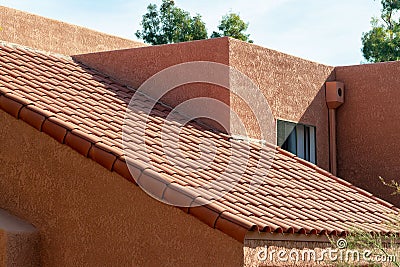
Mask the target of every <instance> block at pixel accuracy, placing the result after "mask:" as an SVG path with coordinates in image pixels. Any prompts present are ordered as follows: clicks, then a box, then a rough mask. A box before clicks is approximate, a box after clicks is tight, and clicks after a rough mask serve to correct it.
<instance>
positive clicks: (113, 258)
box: [0, 111, 243, 266]
mask: <svg viewBox="0 0 400 267" xmlns="http://www.w3.org/2000/svg"><path fill="white" fill-rule="evenodd" d="M0 125H1V127H0V147H1V150H0V151H1V153H0V162H1V165H2V168H0V207H1V208H4V209H6V210H9V211H10V212H11V213H13V214H14V215H16V216H18V217H20V218H22V219H24V220H26V221H29V222H30V223H32V224H33V225H34V226H35V227H36V228H37V229H38V230H39V233H40V238H41V244H40V255H41V264H42V265H43V266H242V264H243V246H242V244H241V243H239V242H237V241H236V240H234V239H232V238H230V237H228V236H227V235H225V234H223V233H222V232H220V231H218V230H214V229H212V228H210V227H209V226H207V225H205V224H204V223H202V222H200V221H199V220H197V219H196V218H194V217H192V216H190V215H187V214H185V213H184V212H182V211H181V210H179V209H177V208H174V207H171V206H168V205H165V204H162V203H160V202H158V201H156V200H154V199H152V198H151V197H149V196H148V195H146V194H145V193H144V192H142V191H141V189H140V188H139V187H137V186H135V185H133V184H131V183H129V182H127V181H126V180H124V179H123V178H121V177H120V176H119V175H117V174H115V173H111V172H109V171H107V170H106V169H104V168H103V167H101V166H100V165H98V164H97V163H95V162H93V161H91V160H89V159H87V158H84V157H82V156H81V155H79V154H78V153H77V152H75V151H73V150H72V149H70V148H69V147H67V146H64V145H61V144H59V143H58V142H57V141H55V140H53V139H52V138H50V137H49V136H47V135H45V134H43V133H40V132H38V131H37V130H35V129H33V128H32V127H30V126H28V125H27V124H25V123H24V122H22V121H18V120H16V119H15V118H13V117H11V116H10V115H8V114H6V113H4V112H3V111H0ZM0 246H1V242H0ZM0 251H1V250H0ZM0 259H1V257H0Z"/></svg>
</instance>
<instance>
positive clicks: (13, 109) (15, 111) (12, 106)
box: [0, 95, 24, 118]
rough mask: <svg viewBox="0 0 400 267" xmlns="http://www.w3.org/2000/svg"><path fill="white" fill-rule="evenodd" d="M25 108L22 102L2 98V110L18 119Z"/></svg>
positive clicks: (0, 101)
mask: <svg viewBox="0 0 400 267" xmlns="http://www.w3.org/2000/svg"><path fill="white" fill-rule="evenodd" d="M23 106H24V105H23V104H21V103H20V102H17V101H15V100H13V99H10V98H8V97H7V96H4V95H1V96H0V108H1V109H2V110H4V111H5V112H7V113H8V114H10V115H12V116H14V117H16V118H18V117H19V112H20V110H21V109H22V107H23Z"/></svg>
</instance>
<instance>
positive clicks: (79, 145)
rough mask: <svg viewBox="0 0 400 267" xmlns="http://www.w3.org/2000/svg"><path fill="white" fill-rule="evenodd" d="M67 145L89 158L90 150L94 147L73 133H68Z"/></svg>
mask: <svg viewBox="0 0 400 267" xmlns="http://www.w3.org/2000/svg"><path fill="white" fill-rule="evenodd" d="M65 144H67V145H68V146H70V147H71V148H73V149H74V150H76V151H77V152H79V153H80V154H82V155H84V156H85V157H87V156H88V153H89V150H90V148H91V146H92V143H91V142H90V141H88V140H86V139H85V138H82V137H81V136H78V135H75V134H73V133H72V132H68V133H67V135H66V137H65Z"/></svg>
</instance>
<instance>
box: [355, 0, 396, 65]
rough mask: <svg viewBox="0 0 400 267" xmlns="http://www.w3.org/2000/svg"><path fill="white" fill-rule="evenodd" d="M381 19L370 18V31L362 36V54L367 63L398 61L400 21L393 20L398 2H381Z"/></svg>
mask: <svg viewBox="0 0 400 267" xmlns="http://www.w3.org/2000/svg"><path fill="white" fill-rule="evenodd" d="M381 4H382V10H381V11H382V13H381V18H382V20H383V22H384V23H381V24H379V21H378V19H376V18H372V21H371V26H372V29H371V30H370V31H369V32H366V33H363V35H362V38H361V40H362V44H363V48H362V52H363V55H364V58H365V59H366V60H367V61H369V62H383V61H394V60H400V20H397V21H396V20H395V19H394V17H395V15H396V12H398V11H399V10H400V0H381Z"/></svg>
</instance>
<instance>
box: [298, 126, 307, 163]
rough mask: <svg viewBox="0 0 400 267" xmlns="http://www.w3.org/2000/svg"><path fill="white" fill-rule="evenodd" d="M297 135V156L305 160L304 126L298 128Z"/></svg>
mask: <svg viewBox="0 0 400 267" xmlns="http://www.w3.org/2000/svg"><path fill="white" fill-rule="evenodd" d="M296 135H297V156H298V157H299V158H302V159H305V133H304V125H301V124H298V125H297V126H296Z"/></svg>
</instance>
